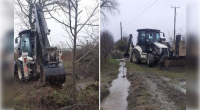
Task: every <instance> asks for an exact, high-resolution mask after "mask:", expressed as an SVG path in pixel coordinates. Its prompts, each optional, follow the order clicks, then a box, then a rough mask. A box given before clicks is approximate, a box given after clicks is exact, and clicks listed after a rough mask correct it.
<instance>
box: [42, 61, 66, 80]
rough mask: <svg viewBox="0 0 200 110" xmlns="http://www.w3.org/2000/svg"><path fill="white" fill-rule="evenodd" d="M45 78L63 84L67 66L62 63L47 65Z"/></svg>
mask: <svg viewBox="0 0 200 110" xmlns="http://www.w3.org/2000/svg"><path fill="white" fill-rule="evenodd" d="M44 73H45V79H46V81H47V82H49V83H59V84H63V83H65V80H66V74H65V68H64V66H63V64H62V63H59V64H58V67H52V68H50V67H45V68H44Z"/></svg>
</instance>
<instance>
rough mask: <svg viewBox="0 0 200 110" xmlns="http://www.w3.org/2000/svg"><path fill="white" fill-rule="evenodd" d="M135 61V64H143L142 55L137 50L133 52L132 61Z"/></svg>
mask: <svg viewBox="0 0 200 110" xmlns="http://www.w3.org/2000/svg"><path fill="white" fill-rule="evenodd" d="M131 60H132V61H133V63H135V64H139V63H141V58H140V54H139V52H138V51H137V50H133V53H132V56H131V58H130V61H131Z"/></svg>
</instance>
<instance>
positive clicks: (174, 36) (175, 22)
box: [171, 6, 180, 42]
mask: <svg viewBox="0 0 200 110" xmlns="http://www.w3.org/2000/svg"><path fill="white" fill-rule="evenodd" d="M171 8H174V10H175V12H174V42H175V38H176V8H180V6H179V7H176V6H175V7H172V6H171Z"/></svg>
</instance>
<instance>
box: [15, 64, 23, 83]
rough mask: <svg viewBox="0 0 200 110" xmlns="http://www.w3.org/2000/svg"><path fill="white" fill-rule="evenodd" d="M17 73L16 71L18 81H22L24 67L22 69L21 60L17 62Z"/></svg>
mask: <svg viewBox="0 0 200 110" xmlns="http://www.w3.org/2000/svg"><path fill="white" fill-rule="evenodd" d="M17 73H18V79H19V80H20V81H24V69H23V63H22V62H21V61H19V62H18V65H17Z"/></svg>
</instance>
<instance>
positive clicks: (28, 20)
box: [14, 0, 57, 29]
mask: <svg viewBox="0 0 200 110" xmlns="http://www.w3.org/2000/svg"><path fill="white" fill-rule="evenodd" d="M37 2H40V4H41V6H42V8H44V7H51V10H48V11H54V10H56V5H55V4H56V3H57V1H56V0H15V11H14V14H15V19H18V20H19V23H16V25H15V26H18V27H19V28H20V29H30V28H31V29H34V20H33V8H34V5H35V3H37ZM43 12H44V13H45V12H47V10H43Z"/></svg>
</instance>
